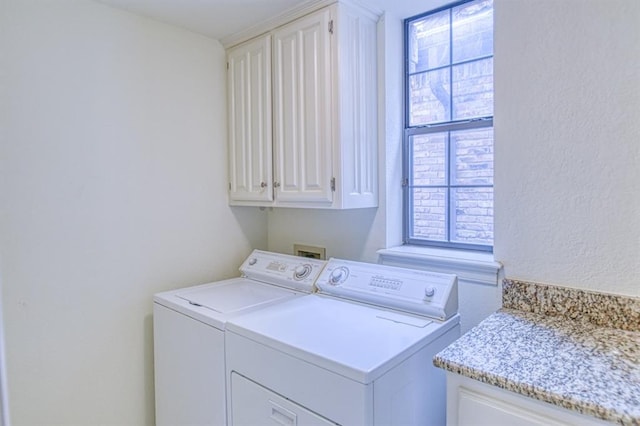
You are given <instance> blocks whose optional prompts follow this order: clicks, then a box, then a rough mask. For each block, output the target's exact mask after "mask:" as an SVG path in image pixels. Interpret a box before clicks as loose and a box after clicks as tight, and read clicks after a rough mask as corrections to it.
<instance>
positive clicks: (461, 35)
mask: <svg viewBox="0 0 640 426" xmlns="http://www.w3.org/2000/svg"><path fill="white" fill-rule="evenodd" d="M452 23H453V29H452V37H453V40H452V44H453V63H457V62H462V61H468V60H470V59H474V58H479V57H483V56H491V55H493V1H492V0H487V1H482V2H473V3H466V4H463V5H461V6H458V7H456V8H454V9H453V16H452Z"/></svg>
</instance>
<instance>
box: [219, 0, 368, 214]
mask: <svg viewBox="0 0 640 426" xmlns="http://www.w3.org/2000/svg"><path fill="white" fill-rule="evenodd" d="M376 25H377V16H376V15H374V14H371V13H370V12H367V11H365V10H362V9H361V8H359V7H357V6H353V5H350V4H346V3H342V2H340V3H336V4H333V5H331V6H328V7H325V8H322V9H320V10H317V11H315V12H312V13H310V14H308V15H306V16H303V17H301V18H298V19H296V20H294V21H293V22H290V23H287V24H285V25H282V26H279V27H278V28H276V29H274V30H272V31H270V32H269V33H267V34H265V35H262V36H259V37H257V38H255V39H252V40H250V41H249V42H246V43H243V44H241V45H239V46H237V47H233V48H231V49H229V50H228V90H229V154H230V155H229V156H230V174H229V175H230V182H229V201H230V204H231V205H248V206H274V207H298V208H335V209H348V208H362V207H375V206H377V203H378V176H377V147H378V142H377V126H378V122H377V73H376V67H377V59H376V56H377V50H376V37H377V36H376V33H377V32H376Z"/></svg>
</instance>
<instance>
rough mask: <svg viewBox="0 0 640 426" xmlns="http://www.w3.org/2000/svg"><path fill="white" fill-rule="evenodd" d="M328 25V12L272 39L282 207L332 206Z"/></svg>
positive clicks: (277, 177)
mask: <svg viewBox="0 0 640 426" xmlns="http://www.w3.org/2000/svg"><path fill="white" fill-rule="evenodd" d="M329 21H330V11H329V10H328V9H326V10H323V11H321V12H318V13H314V14H312V15H309V16H307V17H305V18H302V19H300V20H297V21H295V22H294V23H292V24H289V25H286V26H284V27H282V28H280V29H278V30H277V31H275V32H274V34H273V40H274V122H275V128H274V138H275V139H274V146H275V170H274V180H275V181H276V182H277V185H276V199H277V200H278V202H287V201H292V202H330V201H331V200H332V196H333V193H332V190H331V172H332V169H331V149H332V144H331V114H330V113H331V108H330V105H331V91H330V90H331V73H330V69H331V57H330V43H331V38H330V33H329Z"/></svg>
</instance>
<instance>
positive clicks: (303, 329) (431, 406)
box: [226, 259, 460, 426]
mask: <svg viewBox="0 0 640 426" xmlns="http://www.w3.org/2000/svg"><path fill="white" fill-rule="evenodd" d="M316 287H318V289H319V293H315V294H310V295H307V296H303V297H300V298H297V299H294V300H289V301H286V302H284V303H280V304H278V305H277V306H274V307H268V308H266V309H262V310H260V311H256V312H252V313H249V314H247V315H243V316H241V317H238V318H234V319H233V320H231V321H230V322H229V323H228V324H227V341H226V350H227V387H228V389H227V395H228V398H227V401H228V407H227V410H228V413H229V423H230V424H232V425H234V426H240V425H251V426H254V425H333V424H340V425H348V426H357V425H362V426H365V425H366V426H371V425H378V426H381V425H385V426H400V425H444V424H445V412H446V403H445V402H446V401H445V395H446V391H445V387H446V385H445V377H444V371H442V370H440V369H438V368H436V367H434V366H433V362H432V358H433V356H434V355H435V354H436V353H437V352H439V351H440V350H442V349H443V348H444V347H446V346H447V345H449V344H450V343H452V342H453V341H454V340H455V339H457V338H458V337H459V335H460V326H459V315H458V314H457V306H458V303H457V302H458V291H457V289H458V287H457V278H456V276H455V275H446V274H437V273H430V272H425V271H418V270H409V269H403V268H397V267H392V266H385V265H378V264H368V263H360V262H351V261H346V260H339V259H331V260H329V262H328V263H327V266H326V267H325V268H324V270H323V272H322V274H321V275H320V277H319V278H318V280H317V281H316Z"/></svg>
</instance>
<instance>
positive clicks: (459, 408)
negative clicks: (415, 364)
mask: <svg viewBox="0 0 640 426" xmlns="http://www.w3.org/2000/svg"><path fill="white" fill-rule="evenodd" d="M606 424H610V423H608V422H605V421H604V420H600V419H597V418H595V417H591V416H586V415H583V414H580V413H578V412H574V411H570V410H568V409H565V408H562V407H558V406H556V405H552V404H549V403H546V402H542V401H538V400H536V399H533V398H528V397H526V396H523V395H520V394H517V393H514V392H510V391H507V390H504V389H500V388H497V387H495V386H490V385H487V384H485V383H481V382H478V381H476V380H473V379H470V378H467V377H463V376H460V375H458V374H455V373H450V372H447V426H484V425H486V426H596V425H606Z"/></svg>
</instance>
